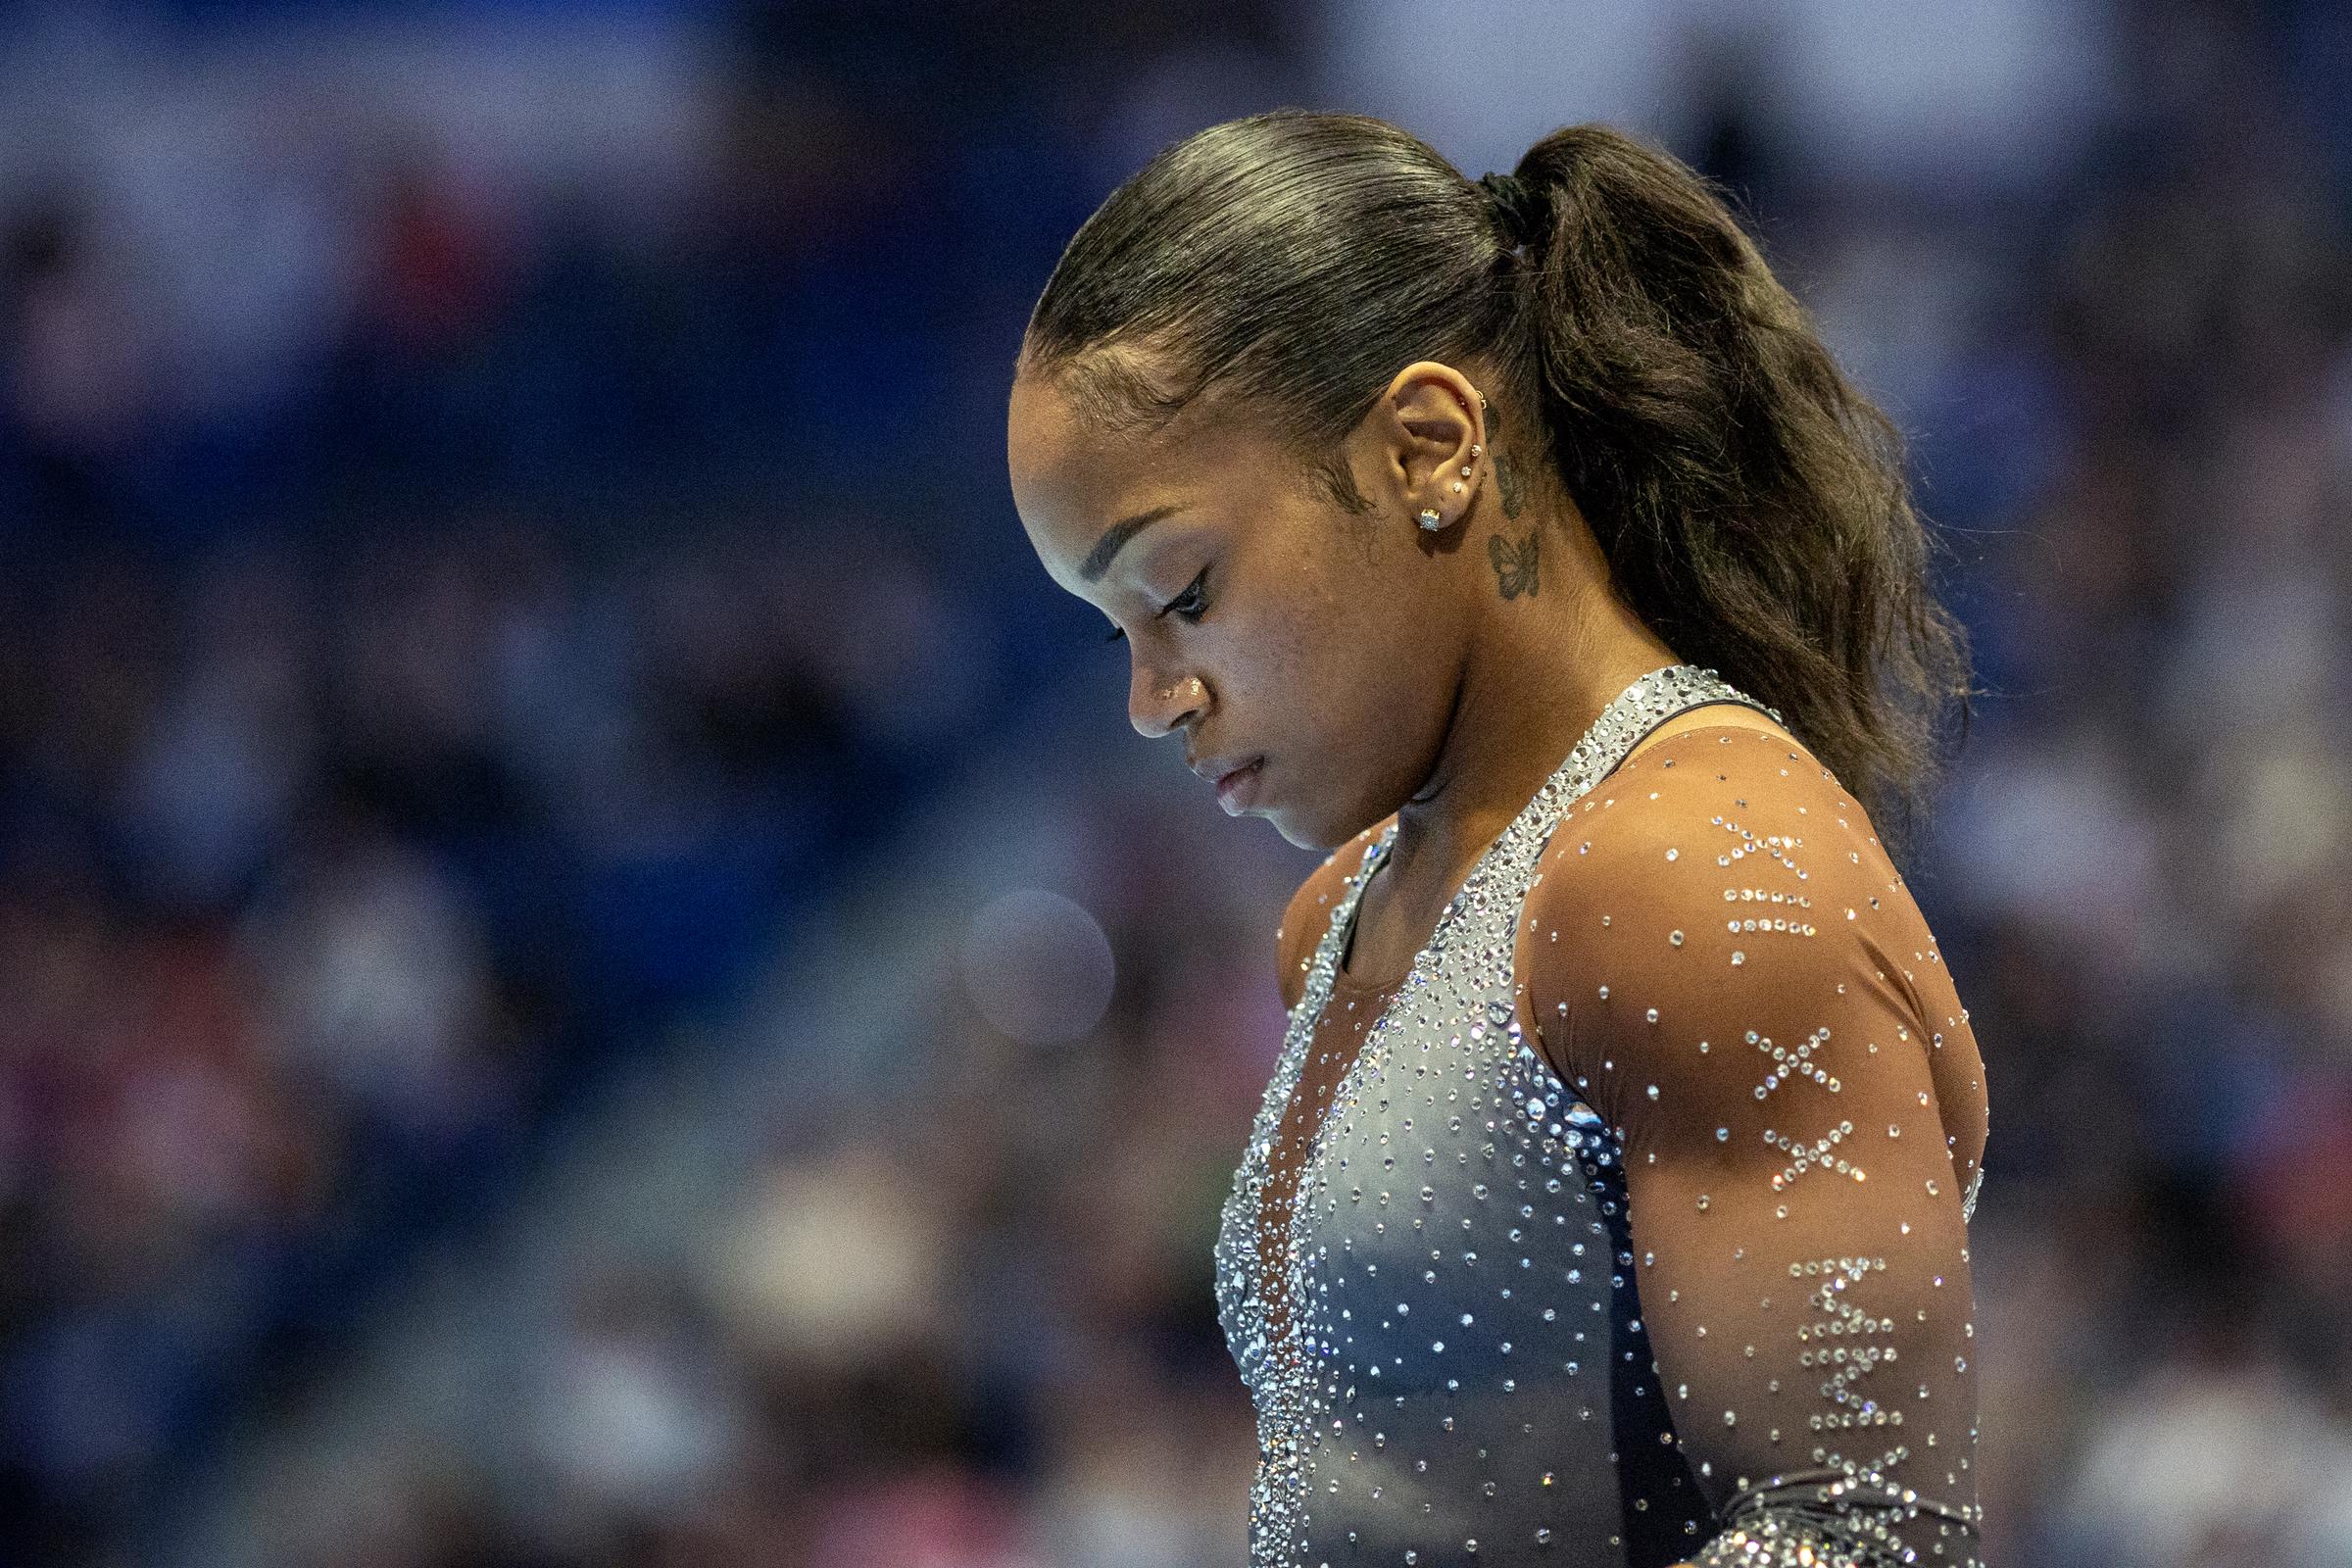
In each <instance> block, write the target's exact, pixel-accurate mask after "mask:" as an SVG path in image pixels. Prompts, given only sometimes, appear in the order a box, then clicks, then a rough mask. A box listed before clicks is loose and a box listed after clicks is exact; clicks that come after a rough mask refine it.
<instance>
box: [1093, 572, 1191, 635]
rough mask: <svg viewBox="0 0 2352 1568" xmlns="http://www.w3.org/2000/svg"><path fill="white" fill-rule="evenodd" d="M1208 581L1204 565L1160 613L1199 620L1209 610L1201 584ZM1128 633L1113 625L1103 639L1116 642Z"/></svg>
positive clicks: (1182, 618)
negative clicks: (1188, 601)
mask: <svg viewBox="0 0 2352 1568" xmlns="http://www.w3.org/2000/svg"><path fill="white" fill-rule="evenodd" d="M1206 581H1208V568H1207V567H1206V566H1202V567H1201V574H1200V575H1199V576H1197V577H1195V578H1194V579H1193V580H1192V581H1191V582H1190V583H1187V584H1186V585H1185V589H1184V592H1183V593H1180V594H1178V595H1177V596H1176V597H1175V598H1173V599H1171V600H1169V601H1168V606H1167V609H1165V610H1162V611H1161V612H1160V613H1161V614H1163V615H1166V614H1171V613H1172V614H1174V615H1176V616H1177V618H1179V619H1181V620H1184V621H1188V622H1198V621H1199V620H1200V619H1201V616H1202V615H1204V614H1206V613H1208V601H1207V600H1206V599H1205V598H1203V597H1202V596H1201V584H1202V583H1205V582H1206ZM1188 599H1189V600H1191V601H1192V603H1191V604H1190V605H1187V604H1186V603H1185V601H1186V600H1188ZM1126 635H1127V632H1126V628H1124V627H1121V626H1113V627H1111V628H1110V635H1109V636H1107V637H1105V638H1103V641H1104V642H1106V643H1115V642H1118V641H1120V640H1121V639H1123V638H1124V637H1125V636H1126Z"/></svg>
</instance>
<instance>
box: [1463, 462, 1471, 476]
mask: <svg viewBox="0 0 2352 1568" xmlns="http://www.w3.org/2000/svg"><path fill="white" fill-rule="evenodd" d="M1462 477H1463V478H1465V479H1467V478H1469V477H1470V465H1468V464H1467V463H1465V464H1463V465H1462Z"/></svg>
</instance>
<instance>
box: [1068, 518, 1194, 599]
mask: <svg viewBox="0 0 2352 1568" xmlns="http://www.w3.org/2000/svg"><path fill="white" fill-rule="evenodd" d="M1183 510H1184V508H1183V507H1182V506H1181V505H1176V504H1171V505H1169V506H1164V507H1153V508H1152V510H1151V511H1150V512H1139V513H1137V514H1136V515H1134V516H1132V517H1128V518H1126V519H1124V520H1122V521H1119V522H1114V523H1112V524H1111V525H1110V529H1109V531H1108V532H1107V533H1105V534H1103V537H1102V539H1101V540H1100V541H1099V542H1098V543H1097V544H1096V545H1095V548H1094V549H1093V550H1092V551H1090V552H1089V553H1088V554H1087V558H1086V562H1085V564H1083V565H1081V566H1080V567H1079V568H1078V575H1079V577H1080V578H1081V579H1082V580H1084V581H1086V582H1100V581H1102V579H1103V573H1104V572H1106V571H1108V570H1109V569H1110V560H1111V557H1113V556H1115V555H1117V554H1118V553H1119V550H1120V548H1121V547H1122V546H1124V545H1125V544H1126V543H1127V541H1128V540H1130V539H1132V538H1134V537H1135V536H1136V535H1137V534H1139V533H1141V532H1143V531H1144V530H1145V529H1146V528H1148V527H1150V526H1151V525H1152V524H1153V523H1155V522H1157V521H1158V520H1159V519H1160V518H1162V517H1164V516H1166V515H1168V514H1170V513H1172V512H1182V511H1183Z"/></svg>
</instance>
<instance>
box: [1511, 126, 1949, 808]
mask: <svg viewBox="0 0 2352 1568" xmlns="http://www.w3.org/2000/svg"><path fill="white" fill-rule="evenodd" d="M1514 172H1515V174H1516V176H1517V177H1518V179H1519V180H1520V181H1521V182H1522V183H1523V185H1525V186H1526V187H1527V188H1528V189H1530V190H1531V191H1537V192H1541V193H1542V195H1543V197H1544V214H1545V217H1544V223H1545V225H1546V226H1547V227H1548V235H1547V236H1544V237H1542V238H1541V239H1540V240H1539V241H1538V243H1536V244H1535V245H1533V246H1531V247H1530V254H1529V263H1528V267H1527V277H1526V281H1525V301H1524V305H1525V313H1526V319H1525V322H1524V329H1525V339H1524V342H1525V347H1526V350H1527V360H1526V361H1525V362H1524V363H1523V368H1524V369H1525V370H1526V371H1527V372H1528V373H1529V376H1530V381H1529V384H1530V386H1531V388H1532V390H1533V391H1534V392H1535V395H1536V398H1537V410H1538V417H1539V419H1540V420H1541V422H1542V423H1543V425H1544V430H1545V432H1546V434H1547V436H1548V438H1549V442H1550V450H1551V456H1552V460H1553V462H1554V464H1555V465H1556V466H1557V470H1558V472H1559V474H1560V477H1561V479H1562V481H1563V483H1565V485H1566V486H1567V488H1568V491H1569V493H1570V494H1571V495H1572V496H1573V497H1574V498H1575V500H1576V502H1577V505H1578V508H1579V509H1580V510H1581V511H1582V512H1583V514H1584V515H1585V519H1586V521H1587V522H1588V523H1589V524H1591V526H1592V528H1593V535H1594V537H1595V538H1596V539H1597V540H1598V541H1599V544H1600V547H1601V550H1602V552H1603V553H1604V554H1605V555H1606V556H1607V558H1608V561H1609V569H1610V573H1611V576H1612V578H1613V580H1614V581H1615V584H1616V587H1617V589H1618V591H1619V592H1620V593H1622V594H1623V595H1624V596H1625V598H1626V601H1627V603H1629V604H1630V605H1631V606H1632V607H1633V608H1634V611H1635V612H1636V613H1638V614H1640V615H1641V616H1642V620H1643V621H1644V622H1646V623H1647V624H1648V625H1649V626H1650V627H1651V628H1652V629H1653V630H1655V631H1656V632H1657V633H1658V635H1659V637H1660V638H1662V639H1663V640H1664V641H1665V642H1666V643H1667V644H1668V646H1670V647H1672V648H1673V649H1674V650H1675V652H1676V653H1678V654H1680V655H1682V656H1683V657H1684V658H1685V659H1687V660H1690V661H1691V662H1694V663H1698V664H1705V665H1712V666H1713V667H1715V668H1717V669H1719V670H1720V671H1722V672H1723V674H1724V675H1725V677H1726V678H1727V679H1729V680H1731V681H1732V682H1733V683H1734V684H1736V685H1738V686H1740V687H1741V688H1742V689H1744V690H1745V691H1747V692H1748V693H1750V694H1751V695H1753V696H1755V697H1758V698H1760V699H1762V700H1763V701H1764V702H1765V703H1767V704H1768V705H1770V706H1771V707H1774V708H1777V709H1779V710H1780V711H1781V713H1782V715H1783V716H1784V718H1786V719H1787V721H1788V724H1789V729H1790V730H1791V731H1792V732H1794V733H1795V734H1796V736H1797V737H1798V738H1799V739H1801V740H1803V741H1804V742H1805V743H1806V745H1807V746H1809V747H1810V748H1811V749H1812V750H1813V752H1814V753H1815V755H1817V756H1819V757H1820V758H1821V760H1823V761H1824V762H1826V763H1828V764H1829V766H1830V768H1831V770H1832V771H1833V772H1835V773H1836V774H1837V775H1838V778H1839V779H1840V780H1841V781H1842V782H1843V783H1844V784H1845V785H1846V787H1847V788H1848V789H1849V790H1851V791H1853V792H1854V793H1855V794H1856V795H1857V796H1858V797H1859V798H1861V799H1862V801H1863V805H1864V809H1866V810H1869V811H1870V812H1871V814H1872V816H1873V818H1874V820H1878V821H1879V825H1880V826H1881V828H1882V830H1883V831H1885V832H1887V834H1888V836H1890V837H1893V838H1897V839H1899V838H1900V837H1902V836H1903V832H1904V831H1905V830H1907V828H1908V825H1909V819H1910V818H1911V817H1913V816H1914V815H1916V814H1917V813H1918V810H1919V808H1920V805H1921V802H1922V799H1923V798H1924V794H1925V791H1926V789H1927V788H1928V787H1929V785H1930V784H1931V783H1932V781H1933V778H1934V776H1935V774H1936V771H1937V769H1938V767H1939V762H1938V758H1937V753H1936V743H1937V734H1936V725H1937V721H1938V719H1939V718H1940V716H1941V715H1942V713H1943V712H1944V711H1945V710H1946V707H1947V704H1949V703H1952V702H1956V703H1957V705H1958V712H1959V719H1960V734H1961V736H1962V738H1965V736H1966V733H1967V722H1968V715H1969V707H1968V697H1969V692H1968V662H1969V661H1968V638H1967V632H1966V629H1965V628H1964V627H1963V626H1962V625H1961V624H1960V623H1959V622H1958V621H1957V620H1956V619H1955V618H1954V617H1953V616H1952V615H1950V614H1949V613H1947V612H1946V611H1945V610H1944V609H1943V608H1942V607H1941V606H1940V605H1938V604H1937V603H1936V600H1935V598H1934V596H1933V594H1932V592H1931V591H1930V587H1929V583H1928V580H1927V573H1928V561H1929V551H1930V539H1929V535H1928V533H1927V530H1926V528H1925V527H1924V526H1923V524H1922V523H1921V520H1920V518H1919V517H1918V515H1916V514H1915V513H1914V511H1913V509H1912V506H1911V502H1910V499H1909V495H1908V487H1907V485H1906V482H1905V480H1904V476H1903V440H1902V436H1901V434H1900V432H1899V431H1898V430H1897V429H1896V428H1895V426H1894V425H1893V423H1892V422H1891V421H1890V420H1889V419H1888V418H1887V417H1886V415H1884V414H1883V413H1881V412H1880V410H1879V409H1878V408H1877V407H1876V406H1874V405H1873V404H1872V403H1870V402H1869V401H1868V400H1867V399H1865V398H1864V397H1863V396H1862V395H1861V394H1860V393H1858V392H1857V391H1855V390H1854V388H1853V387H1852V386H1851V385H1849V384H1848V383H1847V381H1846V380H1845V378H1844V376H1843V375H1842V374H1840V373H1839V371H1838V367H1837V365H1836V363H1835V362H1834V361H1833V360H1832V358H1831V356H1830V354H1829V351H1828V350H1827V349H1826V348H1824V347H1823V345H1822V342H1821V339H1820V337H1819V336H1818V334H1817V333H1816V331H1815V329H1814V326H1813V323H1812V321H1811V320H1810V319H1809V318H1808V317H1807V315H1806V313H1805V310H1804V308H1803V307H1802V306H1801V305H1799V304H1798V303H1797V301H1796V300H1795V298H1794V297H1792V296H1791V295H1790V294H1789V291H1788V290H1787V289H1786V288H1784V287H1783V286H1782V285H1781V283H1780V281H1779V280H1778V279H1777V278H1775V277H1774V276H1773V275H1772V272H1771V270H1770V269H1768V268H1767V267H1766V266H1765V263H1764V259H1763V257H1762V256H1761V255H1760V254H1759V253H1758V252H1757V249H1756V246H1755V244H1754V243H1753V242H1752V241H1751V240H1750V238H1749V237H1748V235H1747V233H1746V232H1745V231H1744V230H1743V229H1742V228H1741V227H1740V223H1739V222H1738V221H1737V220H1736V219H1735V218H1734V217H1733V215H1732V213H1731V212H1730V211H1729V209H1728V208H1727V206H1726V204H1725V201H1724V199H1723V197H1722V196H1721V194H1720V192H1719V189H1718V187H1717V186H1716V185H1715V183H1714V182H1713V181H1710V180H1708V179H1707V178H1705V177H1704V176H1703V175H1700V174H1698V173H1696V172H1693V171H1692V170H1691V169H1690V168H1688V167H1687V166H1685V165H1684V164H1683V163H1681V162H1680V161H1678V160H1677V159H1675V158H1674V157H1673V156H1672V155H1670V154H1668V153H1665V152H1662V151H1658V150H1656V149H1654V148H1651V147H1649V146H1646V145H1644V144H1643V143H1642V142H1640V141H1637V140H1635V139H1633V138H1632V137H1629V136H1626V135H1624V134H1622V133H1620V132H1618V131H1615V130H1611V129H1609V128H1607V127H1606V126H1602V125H1573V126H1569V127H1567V128H1565V129H1562V130H1556V131H1554V132H1552V133H1551V134H1550V135H1548V136H1545V137H1544V139H1543V140H1542V141H1540V142H1538V143H1536V145H1535V146H1534V147H1533V148H1531V149H1529V151H1528V153H1527V156H1526V157H1524V158H1522V159H1521V160H1520V161H1519V166H1518V168H1517V170H1516V171H1514Z"/></svg>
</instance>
